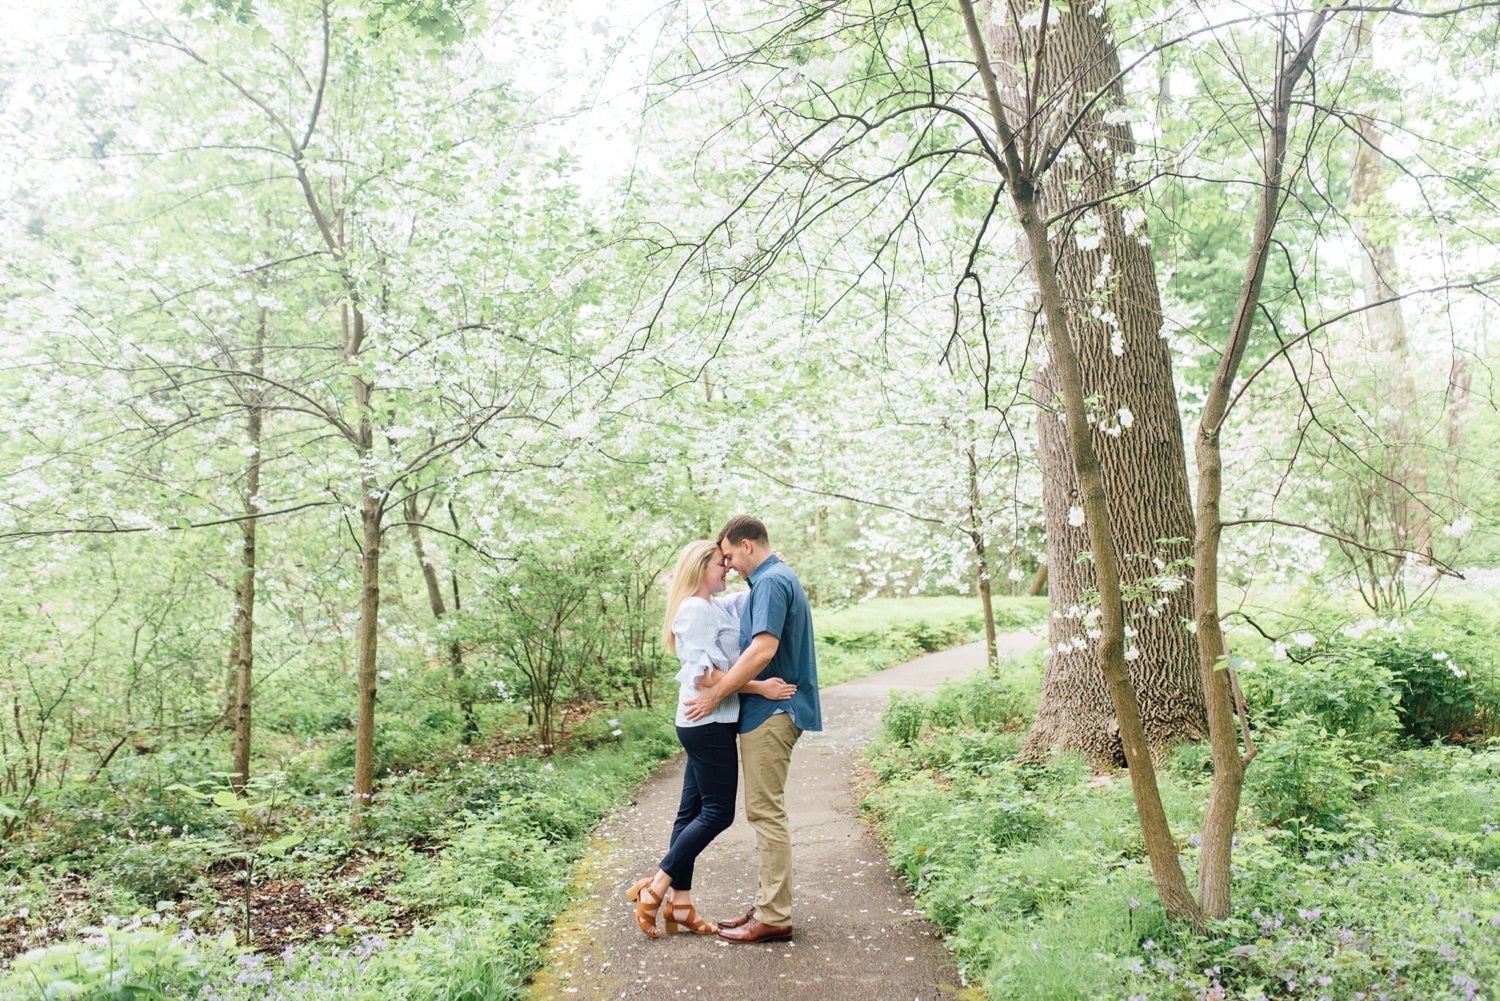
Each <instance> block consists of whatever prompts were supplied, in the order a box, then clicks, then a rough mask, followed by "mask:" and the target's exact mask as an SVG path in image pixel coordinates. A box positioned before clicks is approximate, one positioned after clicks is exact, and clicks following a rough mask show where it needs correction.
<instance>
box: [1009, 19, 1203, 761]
mask: <svg viewBox="0 0 1500 1001" xmlns="http://www.w3.org/2000/svg"><path fill="white" fill-rule="evenodd" d="M1046 6H1047V5H1041V7H1042V8H1043V9H1045V7H1046ZM1000 9H1003V10H1005V11H1007V12H1008V13H1009V15H1010V16H1009V17H1007V18H994V17H991V18H988V19H987V21H988V25H987V34H988V38H987V41H988V42H989V44H990V45H991V46H992V48H993V51H994V52H995V53H996V63H995V70H996V76H997V78H998V81H999V83H1000V85H1001V88H1002V91H1003V92H1004V93H1007V94H1024V93H1026V92H1027V91H1028V89H1030V90H1032V91H1034V92H1035V94H1037V95H1039V96H1038V99H1037V107H1036V112H1035V115H1034V117H1033V122H1034V124H1033V125H1032V127H1031V128H1032V133H1031V135H1032V142H1034V143H1035V142H1045V143H1051V142H1055V141H1056V139H1057V138H1058V137H1059V136H1060V135H1061V134H1062V133H1063V131H1064V130H1065V128H1066V125H1067V123H1068V122H1070V121H1071V120H1072V118H1073V117H1074V116H1076V115H1077V114H1078V112H1079V111H1080V110H1081V109H1082V108H1083V107H1084V105H1085V104H1086V102H1087V101H1088V100H1089V99H1090V98H1092V97H1093V96H1094V95H1095V94H1096V93H1097V92H1099V91H1100V90H1101V89H1103V90H1105V92H1106V94H1107V96H1106V98H1105V99H1103V100H1101V101H1099V102H1098V103H1097V104H1096V105H1095V107H1094V108H1093V109H1092V110H1091V111H1090V112H1089V113H1088V114H1087V115H1085V116H1084V118H1083V120H1082V122H1080V123H1079V126H1078V130H1077V132H1076V134H1075V136H1074V138H1073V139H1071V140H1069V141H1068V150H1067V152H1066V153H1064V155H1062V156H1060V157H1059V158H1058V159H1057V160H1056V162H1054V163H1053V165H1052V166H1051V168H1050V169H1049V170H1048V172H1047V176H1046V180H1045V182H1044V183H1041V184H1039V185H1038V187H1037V195H1036V197H1037V204H1036V209H1037V212H1038V213H1039V214H1040V216H1041V218H1042V220H1043V221H1044V224H1045V221H1046V220H1049V219H1056V218H1057V217H1059V216H1062V215H1063V214H1064V213H1067V212H1069V211H1070V210H1075V209H1076V208H1077V207H1078V206H1080V205H1084V204H1087V203H1089V202H1092V201H1094V200H1096V199H1107V198H1108V197H1109V196H1110V195H1112V194H1115V193H1116V192H1117V191H1118V189H1119V188H1120V179H1119V178H1117V176H1116V164H1117V163H1124V162H1126V161H1128V159H1129V158H1130V156H1131V155H1132V153H1133V151H1134V148H1135V141H1134V138H1133V136H1132V134H1131V129H1130V126H1129V124H1124V123H1122V124H1115V125H1110V124H1107V123H1106V122H1105V118H1104V116H1105V114H1106V113H1107V112H1108V111H1110V110H1112V109H1113V108H1115V107H1118V106H1122V105H1123V104H1124V101H1125V94H1124V88H1123V86H1122V85H1121V84H1120V83H1119V82H1118V80H1116V77H1117V76H1118V74H1119V69H1120V63H1119V56H1118V54H1117V53H1116V50H1115V47H1114V43H1113V41H1112V38H1111V36H1110V35H1109V33H1108V29H1109V24H1108V20H1107V15H1102V14H1101V15H1100V16H1097V17H1096V16H1091V15H1090V14H1089V13H1088V12H1087V10H1088V8H1087V6H1080V5H1073V6H1072V7H1070V8H1067V9H1065V10H1062V11H1061V12H1059V10H1058V9H1057V8H1056V7H1054V8H1052V15H1053V16H1054V17H1055V18H1056V19H1055V21H1054V22H1053V23H1052V24H1050V25H1049V27H1048V30H1047V33H1046V40H1045V52H1044V56H1043V58H1042V60H1041V67H1040V69H1039V70H1038V69H1037V67H1036V65H1035V60H1031V59H1029V58H1026V59H1023V56H1022V54H1023V48H1024V51H1025V52H1026V53H1028V54H1029V53H1031V52H1032V51H1033V50H1034V49H1035V47H1036V36H1037V32H1036V30H1035V29H1034V28H1028V29H1024V30H1022V31H1018V30H1017V28H1016V24H1017V23H1018V22H1020V21H1024V20H1025V18H1026V16H1027V13H1028V12H1030V13H1031V14H1032V15H1033V16H1035V15H1036V14H1037V13H1039V10H1038V4H1037V3H1030V2H1028V3H1023V4H1017V5H1012V6H1009V7H1004V8H1000ZM1059 13H1060V16H1057V15H1058V14H1059ZM1022 35H1024V36H1026V37H1024V38H1023V37H1022ZM1018 131H1019V129H1018ZM1052 229H1053V231H1054V232H1055V233H1056V234H1057V235H1056V237H1055V238H1054V239H1052V240H1051V242H1050V244H1049V247H1050V251H1051V255H1052V260H1053V262H1054V265H1055V267H1056V272H1057V284H1058V288H1059V294H1060V295H1061V296H1062V300H1063V305H1064V309H1065V311H1066V315H1067V318H1068V322H1069V324H1070V330H1071V331H1072V335H1073V345H1074V348H1075V350H1076V353H1077V356H1078V364H1079V371H1080V377H1081V378H1082V380H1083V395H1084V398H1085V399H1089V398H1095V399H1097V407H1096V415H1097V418H1098V421H1099V423H1098V424H1097V425H1095V430H1096V431H1097V430H1099V429H1101V428H1103V427H1105V426H1111V425H1113V426H1117V427H1118V426H1119V425H1118V422H1119V420H1120V414H1121V411H1122V410H1123V411H1128V413H1129V414H1130V426H1129V427H1121V428H1120V432H1119V434H1118V435H1103V434H1097V433H1096V434H1095V435H1094V444H1095V449H1096V451H1097V453H1098V456H1099V463H1100V469H1101V475H1102V476H1103V477H1104V487H1105V494H1106V496H1107V497H1108V498H1109V504H1110V524H1111V526H1112V527H1113V530H1114V533H1115V539H1116V543H1117V545H1118V546H1119V550H1120V552H1122V553H1124V554H1126V556H1125V560H1126V562H1125V563H1124V564H1123V565H1122V567H1121V572H1122V573H1123V574H1124V583H1125V584H1126V585H1127V586H1128V585H1129V584H1130V583H1132V582H1134V581H1136V580H1138V579H1140V578H1142V577H1149V576H1152V575H1153V574H1155V573H1156V572H1157V571H1156V566H1155V564H1153V563H1152V559H1153V558H1159V559H1161V560H1162V561H1163V562H1164V563H1169V562H1171V561H1173V560H1178V559H1181V558H1183V557H1185V556H1187V555H1188V553H1189V551H1190V548H1189V546H1190V544H1189V542H1188V540H1189V539H1190V538H1191V536H1192V533H1193V512H1192V501H1191V497H1190V495H1189V493H1188V476H1187V459H1186V454H1185V452H1184V447H1183V437H1182V420H1181V417H1180V416H1179V414H1178V410H1177V394H1176V390H1175V388H1174V386H1173V383H1172V361H1171V356H1170V354H1169V352H1168V350H1167V343H1166V341H1165V340H1163V339H1162V337H1161V324H1162V315H1161V299H1160V295H1159V293H1158V290H1157V285H1156V269H1155V266H1154V264H1153V262H1152V257H1151V248H1150V246H1149V244H1147V243H1146V242H1145V236H1146V234H1145V228H1144V224H1142V223H1135V222H1133V224H1132V225H1129V226H1127V223H1126V218H1125V215H1124V211H1123V206H1122V205H1121V204H1120V203H1119V202H1118V201H1108V202H1106V203H1104V204H1101V205H1099V206H1098V207H1097V208H1094V209H1090V210H1088V211H1086V212H1083V213H1082V214H1081V215H1078V216H1077V218H1074V219H1073V220H1072V222H1071V223H1064V224H1059V225H1055V226H1054V227H1052ZM1031 254H1032V260H1033V266H1035V262H1036V257H1035V252H1034V251H1031ZM1044 315H1045V312H1044ZM1048 322H1049V323H1050V322H1051V320H1050V317H1048ZM1049 334H1050V332H1049ZM1059 379H1060V376H1059V373H1058V370H1057V366H1056V359H1055V358H1053V359H1052V360H1051V361H1049V362H1046V363H1042V364H1039V365H1038V367H1037V371H1036V396H1037V399H1038V400H1040V401H1042V402H1043V403H1045V404H1051V403H1052V402H1053V401H1054V400H1055V399H1057V397H1058V394H1059V391H1060V389H1061V384H1060V382H1059ZM1037 429H1038V430H1037V443H1038V455H1039V460H1040V463H1041V469H1042V510H1043V515H1044V517H1045V520H1046V526H1047V567H1048V573H1049V575H1050V579H1049V580H1048V582H1047V584H1048V593H1049V595H1050V597H1051V602H1050V604H1051V609H1052V615H1051V619H1050V623H1049V636H1048V641H1049V645H1050V647H1051V652H1050V653H1049V654H1048V655H1047V667H1046V672H1045V674H1044V676H1043V681H1042V697H1041V703H1040V705H1039V707H1038V709H1037V715H1036V721H1035V723H1034V724H1033V725H1032V727H1031V730H1030V732H1028V734H1027V736H1026V742H1025V745H1024V747H1023V749H1022V754H1023V756H1025V757H1028V758H1040V757H1043V756H1045V755H1046V754H1047V753H1049V752H1050V751H1052V750H1076V751H1081V752H1083V753H1084V754H1085V755H1087V756H1088V758H1089V760H1090V761H1091V762H1092V763H1093V764H1094V766H1095V767H1096V768H1110V767H1115V766H1117V765H1119V764H1121V763H1122V762H1123V760H1124V759H1123V754H1122V748H1121V745H1120V735H1119V731H1118V728H1117V727H1116V725H1115V711H1114V708H1113V706H1112V705H1111V702H1110V697H1109V692H1108V690H1107V687H1106V685H1105V681H1104V677H1103V675H1102V674H1100V671H1099V660H1098V657H1097V655H1096V654H1095V653H1094V651H1093V648H1092V647H1093V644H1092V643H1090V642H1087V630H1086V627H1085V624H1084V623H1083V622H1082V621H1081V618H1080V617H1079V616H1080V615H1081V614H1082V612H1083V606H1084V604H1085V600H1084V595H1085V593H1087V592H1090V591H1092V590H1093V589H1094V588H1095V586H1096V565H1095V564H1094V563H1091V562H1088V561H1086V560H1085V561H1079V559H1078V554H1079V553H1080V552H1083V551H1086V550H1088V549H1089V548H1090V543H1089V535H1090V533H1089V532H1088V530H1087V528H1086V527H1085V526H1083V525H1074V524H1071V523H1070V517H1069V516H1070V512H1071V510H1072V509H1073V508H1075V507H1078V506H1079V503H1080V499H1081V496H1082V489H1081V485H1080V483H1079V481H1078V478H1077V475H1076V473H1075V472H1074V460H1075V456H1074V455H1073V445H1072V443H1071V435H1070V434H1069V432H1068V429H1067V427H1066V425H1065V424H1064V423H1063V422H1062V421H1059V420H1056V419H1053V418H1052V416H1051V415H1044V416H1043V418H1042V419H1041V420H1039V421H1038V422H1037ZM1164 539H1176V540H1178V541H1176V542H1173V543H1169V544H1162V543H1161V542H1160V540H1164ZM1053 568H1055V569H1056V570H1057V573H1056V574H1051V570H1052V569H1053ZM1159 597H1160V598H1164V599H1165V601H1164V603H1155V602H1153V603H1151V604H1150V605H1149V606H1146V605H1145V603H1133V607H1132V609H1131V612H1132V615H1131V625H1132V627H1133V628H1134V629H1135V630H1136V635H1135V637H1134V639H1133V642H1132V644H1131V645H1132V647H1133V650H1134V653H1133V656H1134V657H1135V658H1136V659H1134V660H1133V661H1131V662H1130V677H1131V681H1132V682H1133V684H1134V685H1135V690H1136V693H1137V695H1138V697H1139V699H1140V707H1141V719H1142V723H1143V724H1144V726H1145V728H1146V741H1147V743H1148V744H1149V745H1150V747H1151V751H1152V753H1153V755H1156V756H1158V757H1159V756H1160V755H1161V753H1162V752H1163V751H1164V750H1165V749H1166V747H1167V746H1168V745H1169V744H1171V743H1172V742H1174V741H1178V740H1200V739H1202V738H1203V737H1204V736H1205V735H1206V734H1207V732H1208V730H1207V721H1206V720H1205V718H1204V708H1203V684H1202V680H1201V678H1200V677H1199V674H1198V669H1197V656H1196V652H1195V650H1194V646H1193V637H1192V635H1191V634H1190V633H1189V632H1188V631H1187V629H1186V628H1185V627H1184V623H1185V622H1186V621H1187V620H1188V619H1190V618H1191V617H1192V607H1191V599H1190V595H1189V593H1188V590H1187V589H1186V588H1183V589H1181V590H1178V591H1176V592H1172V593H1168V594H1165V595H1161V596H1159Z"/></svg>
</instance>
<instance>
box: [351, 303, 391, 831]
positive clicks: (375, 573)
mask: <svg viewBox="0 0 1500 1001" xmlns="http://www.w3.org/2000/svg"><path fill="white" fill-rule="evenodd" d="M349 312H352V313H353V316H354V331H353V336H352V338H351V337H348V336H346V337H345V339H344V340H345V344H346V350H345V354H346V356H348V357H352V355H353V354H355V353H357V351H358V347H359V344H360V342H361V341H363V340H364V326H365V318H364V314H363V312H361V311H360V309H359V307H358V306H357V305H355V306H353V307H352V308H351V307H346V315H347V313H349ZM350 347H352V348H353V350H350ZM350 378H351V379H352V380H353V382H354V400H355V405H356V407H357V408H358V411H359V430H358V440H357V442H356V446H357V448H358V450H359V456H360V462H361V466H362V467H365V466H366V465H367V464H368V463H371V462H373V460H374V457H375V429H374V426H373V425H372V423H371V421H370V395H371V386H370V384H369V383H367V382H365V380H364V379H363V378H362V377H360V376H359V375H353V376H351V377H350ZM383 504H384V498H383V497H382V496H380V490H379V488H378V486H377V483H376V480H375V474H374V473H373V472H372V471H370V470H369V469H368V468H362V470H361V474H360V526H361V529H362V533H361V540H360V561H359V572H360V600H359V627H358V630H357V632H356V634H355V635H356V642H357V644H358V648H359V658H358V662H357V667H356V668H355V676H356V679H357V682H358V685H359V703H358V710H357V715H356V717H355V722H354V803H353V810H352V816H351V820H352V822H353V824H354V826H356V827H358V826H359V823H360V817H361V811H362V810H363V809H364V807H365V806H366V805H367V804H368V803H369V802H370V799H371V797H373V796H374V795H375V696H376V691H377V688H378V682H379V675H378V673H377V662H376V651H377V648H378V645H379V639H380V523H381V520H382V517H383V515H384V513H385V512H384V508H383V506H382V505H383Z"/></svg>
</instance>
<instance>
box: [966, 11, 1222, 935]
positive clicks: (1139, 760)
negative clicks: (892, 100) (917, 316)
mask: <svg viewBox="0 0 1500 1001" xmlns="http://www.w3.org/2000/svg"><path fill="white" fill-rule="evenodd" d="M959 7H960V10H961V11H962V13H963V18H964V27H965V29H966V31H967V34H968V36H969V44H970V46H971V47H972V48H973V51H974V60H975V65H976V68H977V69H978V71H979V78H980V80H981V81H982V83H983V85H984V89H985V97H986V100H987V103H988V105H989V109H990V115H991V117H992V119H993V121H994V125H995V130H996V132H997V133H999V138H1000V145H1001V150H1002V156H1003V160H1002V163H1001V164H999V166H1000V169H1001V171H1002V173H1003V174H1004V176H1005V181H1006V188H1007V189H1008V191H1009V193H1010V198H1011V203H1012V205H1013V206H1014V208H1015V215H1016V221H1017V222H1018V223H1019V224H1020V227H1021V230H1022V232H1023V233H1024V234H1025V240H1026V250H1027V252H1028V253H1029V254H1030V257H1031V260H1032V262H1033V264H1034V267H1035V274H1036V279H1037V289H1038V292H1039V295H1040V298H1041V302H1042V310H1043V313H1044V315H1045V317H1046V321H1047V343H1048V346H1049V347H1050V349H1051V354H1052V363H1053V365H1054V366H1055V369H1056V375H1055V379H1056V382H1055V385H1056V386H1057V389H1058V390H1059V391H1060V393H1061V395H1062V398H1063V406H1064V411H1063V417H1064V420H1065V423H1066V427H1067V435H1068V445H1069V447H1070V449H1071V454H1072V460H1073V473H1074V476H1075V477H1076V482H1077V484H1078V500H1079V501H1080V503H1081V505H1082V511H1083V515H1084V524H1083V526H1082V527H1084V528H1085V529H1086V531H1087V537H1088V544H1089V546H1090V547H1091V551H1092V553H1093V556H1092V560H1091V562H1092V564H1093V566H1094V569H1095V574H1094V579H1095V581H1096V585H1097V588H1098V597H1099V601H1098V610H1099V613H1100V614H1099V623H1098V628H1099V638H1098V647H1097V656H1098V662H1099V666H1100V668H1101V670H1100V672H1099V673H1100V674H1102V677H1103V681H1104V686H1105V689H1106V692H1107V694H1108V697H1109V700H1110V705H1111V707H1112V708H1113V710H1114V720H1115V722H1114V730H1115V732H1116V733H1117V734H1118V740H1119V745H1120V749H1121V751H1122V753H1123V755H1124V757H1125V761H1126V763H1127V764H1128V765H1129V767H1130V788H1131V792H1132V793H1133V794H1134V796H1135V806H1136V815H1137V817H1138V818H1139V819H1140V824H1141V834H1142V836H1143V837H1144V839H1145V842H1146V853H1147V855H1148V857H1149V858H1150V860H1151V876H1152V880H1153V882H1154V883H1155V885H1156V891H1157V895H1158V897H1159V898H1160V899H1161V903H1162V907H1163V908H1164V909H1165V910H1166V912H1167V914H1168V915H1169V916H1170V917H1173V918H1181V919H1186V920H1190V921H1192V922H1194V923H1195V924H1201V921H1202V912H1201V911H1199V909H1198V904H1197V902H1196V901H1195V900H1194V899H1193V895H1192V892H1191V891H1190V890H1189V889H1188V886H1187V879H1186V878H1185V877H1184V875H1183V872H1182V865H1181V862H1180V861H1179V858H1178V852H1177V845H1176V843H1175V841H1173V839H1172V830H1171V827H1170V825H1169V824H1168V823H1167V815H1166V810H1165V809H1164V808H1163V806H1162V802H1161V792H1160V790H1159V789H1158V787H1157V784H1156V769H1155V768H1154V766H1153V765H1152V762H1151V750H1152V748H1151V746H1150V742H1149V740H1148V738H1147V734H1146V729H1145V725H1144V720H1143V718H1142V716H1141V710H1140V705H1139V703H1138V702H1137V700H1136V694H1135V688H1134V685H1133V684H1132V679H1131V677H1130V672H1129V669H1128V667H1127V662H1126V660H1125V608H1124V601H1123V594H1122V590H1121V580H1122V575H1121V567H1120V563H1119V556H1118V550H1117V548H1116V542H1115V532H1114V528H1113V526H1112V524H1111V521H1110V517H1111V510H1110V504H1109V500H1108V496H1107V486H1106V482H1105V477H1104V471H1103V469H1102V468H1101V465H1100V462H1099V456H1098V454H1097V453H1096V452H1095V449H1094V441H1093V438H1094V433H1095V432H1094V429H1093V424H1092V423H1091V422H1090V421H1089V413H1088V403H1087V397H1086V396H1085V392H1084V379H1083V366H1082V364H1081V363H1080V361H1079V356H1078V354H1077V352H1076V351H1075V345H1074V341H1075V338H1076V340H1078V341H1084V340H1085V339H1086V337H1087V334H1086V332H1084V331H1079V332H1077V333H1075V332H1074V331H1072V330H1071V329H1070V325H1071V322H1072V318H1071V317H1070V316H1069V311H1068V308H1067V302H1066V300H1065V297H1064V294H1063V289H1062V286H1061V283H1060V282H1059V280H1058V271H1057V268H1056V267H1055V265H1054V262H1053V258H1052V246H1051V244H1050V242H1049V239H1048V224H1047V217H1046V216H1045V215H1043V214H1042V199H1041V197H1040V196H1039V194H1038V190H1037V186H1036V182H1035V180H1034V178H1033V177H1032V174H1031V168H1032V167H1033V166H1034V165H1035V161H1034V160H1033V159H1032V155H1033V153H1034V152H1035V149H1034V147H1031V146H1030V142H1029V141H1028V142H1027V147H1028V148H1026V149H1021V148H1018V145H1017V138H1016V130H1015V129H1013V127H1012V125H1011V123H1010V122H1009V120H1008V119H1007V113H1006V110H1005V108H1004V106H1003V104H1002V103H1001V99H1000V89H999V85H998V83H997V81H996V78H995V72H994V68H993V66H992V64H991V63H990V58H989V53H988V49H987V46H986V44H985V38H984V34H983V31H982V29H981V28H980V26H979V22H978V19H977V17H976V15H975V12H974V6H973V3H972V2H971V0H959ZM1046 7H1047V4H1046V3H1044V4H1043V9H1042V18H1041V23H1042V24H1044V25H1045V24H1046V23H1047V22H1046ZM1012 14H1013V16H1017V17H1019V16H1020V15H1018V14H1016V13H1015V12H1014V10H1013V9H1012ZM1036 48H1038V49H1040V48H1041V45H1040V43H1038V45H1037V46H1036ZM1028 121H1034V119H1033V118H1031V117H1030V116H1028V117H1027V118H1025V119H1023V120H1022V126H1021V127H1022V128H1023V129H1024V128H1027V124H1026V123H1027V122H1028ZM1026 138H1027V139H1028V140H1033V139H1034V136H1028V137H1026ZM1048 183H1051V179H1050V178H1049V180H1048Z"/></svg>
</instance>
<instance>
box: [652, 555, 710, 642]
mask: <svg viewBox="0 0 1500 1001" xmlns="http://www.w3.org/2000/svg"><path fill="white" fill-rule="evenodd" d="M718 555H719V547H718V546H717V545H716V544H714V543H712V542H710V541H708V540H707V539H699V540H698V541H697V542H689V543H688V544H687V545H686V546H683V547H682V555H681V556H679V557H677V569H676V570H673V571H672V586H671V587H670V588H668V589H667V616H666V618H665V619H664V620H663V621H662V624H661V645H662V646H664V647H666V648H667V652H668V653H676V652H677V636H676V634H674V633H673V632H672V621H673V620H674V619H676V618H677V610H678V609H679V608H681V607H682V602H683V599H684V598H687V597H688V596H689V595H691V594H692V593H693V592H694V591H696V590H698V588H699V586H700V585H702V583H703V571H705V570H707V569H708V561H709V560H711V559H713V558H714V557H716V556H718Z"/></svg>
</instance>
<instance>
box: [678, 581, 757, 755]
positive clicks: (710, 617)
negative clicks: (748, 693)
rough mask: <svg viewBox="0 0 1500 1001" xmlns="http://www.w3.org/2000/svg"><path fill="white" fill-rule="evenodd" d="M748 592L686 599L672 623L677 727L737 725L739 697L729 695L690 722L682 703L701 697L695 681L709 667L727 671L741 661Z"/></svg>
mask: <svg viewBox="0 0 1500 1001" xmlns="http://www.w3.org/2000/svg"><path fill="white" fill-rule="evenodd" d="M749 595H750V592H749V591H737V592H735V593H734V594H731V595H729V596H728V597H723V598H721V597H719V596H718V595H714V596H712V597H710V598H709V599H708V600H707V601H705V600H704V599H702V598H699V597H696V596H694V597H690V598H684V599H683V602H682V606H681V607H680V608H678V609H677V616H676V618H674V619H673V620H672V634H673V635H674V636H675V637H676V638H677V659H678V660H679V661H680V662H681V663H682V668H681V670H679V671H678V672H677V684H678V691H677V725H678V726H700V725H701V724H704V723H738V722H739V719H740V697H739V695H738V694H734V695H730V696H728V697H727V698H725V699H724V701H723V702H720V703H719V708H717V709H715V710H714V711H713V712H711V713H709V714H708V715H707V716H704V717H703V718H702V719H698V720H690V719H688V718H687V717H686V716H684V715H683V705H682V704H683V703H684V702H686V701H688V700H689V699H692V698H695V697H696V696H697V695H698V689H696V688H694V687H693V682H694V681H696V680H698V679H699V678H701V677H702V676H703V675H704V674H705V673H706V672H707V671H708V670H709V669H710V668H716V669H718V670H720V671H727V670H729V669H730V668H731V667H733V666H734V662H735V661H737V660H739V659H740V612H741V611H742V610H744V607H745V599H746V598H747V597H749Z"/></svg>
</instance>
